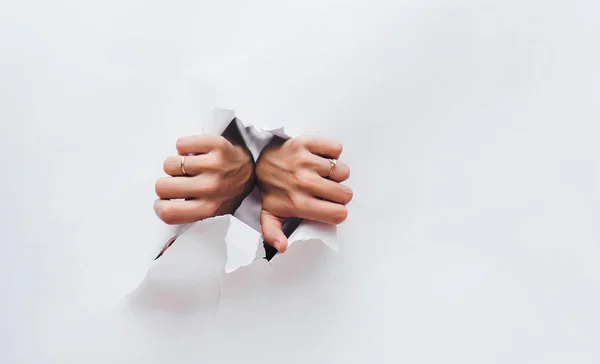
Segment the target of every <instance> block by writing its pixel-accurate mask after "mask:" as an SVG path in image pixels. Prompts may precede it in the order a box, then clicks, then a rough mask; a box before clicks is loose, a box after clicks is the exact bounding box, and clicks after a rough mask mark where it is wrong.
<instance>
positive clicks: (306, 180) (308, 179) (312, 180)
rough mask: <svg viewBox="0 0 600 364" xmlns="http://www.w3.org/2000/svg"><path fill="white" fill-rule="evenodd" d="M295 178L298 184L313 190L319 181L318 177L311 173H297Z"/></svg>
mask: <svg viewBox="0 0 600 364" xmlns="http://www.w3.org/2000/svg"><path fill="white" fill-rule="evenodd" d="M297 178H298V184H299V186H300V187H302V188H304V189H306V190H314V189H315V188H316V187H317V185H318V183H319V180H318V178H316V176H315V175H313V174H312V173H299V174H298V176H297Z"/></svg>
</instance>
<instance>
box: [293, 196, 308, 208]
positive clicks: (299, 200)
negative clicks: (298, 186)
mask: <svg viewBox="0 0 600 364" xmlns="http://www.w3.org/2000/svg"><path fill="white" fill-rule="evenodd" d="M290 202H291V203H292V207H293V208H294V210H296V211H306V209H307V205H308V204H307V202H308V201H307V200H306V198H305V197H304V196H302V195H301V194H297V193H294V194H291V195H290Z"/></svg>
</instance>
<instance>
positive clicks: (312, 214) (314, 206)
mask: <svg viewBox="0 0 600 364" xmlns="http://www.w3.org/2000/svg"><path fill="white" fill-rule="evenodd" d="M298 205H300V208H299V209H298V217H300V218H303V219H308V220H313V221H320V222H324V223H326V224H331V225H337V224H341V223H342V222H344V220H346V217H347V216H348V209H347V208H346V206H344V205H341V204H338V203H334V202H330V201H324V200H319V199H317V198H312V197H310V198H306V200H304V201H303V202H302V203H300V204H298Z"/></svg>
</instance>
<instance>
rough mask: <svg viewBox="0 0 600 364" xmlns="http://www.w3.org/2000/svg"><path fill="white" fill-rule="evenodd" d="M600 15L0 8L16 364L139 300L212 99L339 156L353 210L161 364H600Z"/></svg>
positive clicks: (486, 8) (236, 6)
mask: <svg viewBox="0 0 600 364" xmlns="http://www.w3.org/2000/svg"><path fill="white" fill-rule="evenodd" d="M599 11H600V5H599V3H598V2H597V1H593V0H589V1H584V0H575V1H557V0H550V1H541V0H537V1H535V0H525V1H516V0H508V1H486V0H484V1H475V0H455V1H451V0H446V1H444V0H425V1H422V0H421V1H417V0H407V1H390V2H385V1H351V2H349V1H333V0H326V1H316V0H311V1H294V2H292V1H290V2H275V1H252V2H244V1H231V0H229V1H213V2H206V1H169V2H166V1H163V2H158V1H136V0H124V1H114V0H109V1H93V2H91V1H87V2H81V1H62V0H57V1H52V2H44V1H7V0H4V1H3V2H2V3H1V5H0V122H1V128H0V138H1V144H0V145H1V146H0V148H1V150H0V160H1V161H2V179H1V182H0V183H1V191H2V195H3V203H2V204H1V205H0V214H1V221H2V222H1V224H2V225H1V226H2V231H3V232H4V236H3V240H2V258H3V259H2V264H1V265H0V266H1V268H0V273H1V278H0V282H1V284H2V285H1V289H2V290H1V292H2V299H1V300H0V310H1V311H0V312H1V324H0V335H1V338H0V342H1V344H0V348H1V350H0V362H2V363H7V364H12V363H45V362H49V360H50V359H49V357H50V353H54V354H56V352H57V351H58V352H60V351H61V350H63V349H57V348H58V347H59V344H60V343H62V344H64V343H65V342H67V343H68V342H69V340H70V338H71V335H73V333H72V331H70V330H67V329H66V327H67V326H69V325H70V324H79V325H82V322H84V321H82V320H83V317H86V316H89V315H90V314H93V313H94V311H95V310H98V312H99V310H100V309H101V308H103V307H105V306H106V305H108V302H104V301H103V299H104V298H105V297H106V295H104V294H103V292H105V291H108V290H110V289H113V288H114V287H120V285H122V286H123V287H125V286H131V285H132V284H133V285H135V282H134V277H131V278H127V279H130V280H131V281H127V279H125V278H122V279H121V278H120V277H126V276H127V274H125V273H126V272H127V271H128V270H129V269H130V267H132V266H144V265H145V266H148V265H149V264H150V262H151V260H152V255H153V254H155V253H156V249H157V247H158V246H160V245H161V244H162V243H163V242H164V238H165V236H166V232H165V229H164V227H163V226H162V225H161V223H160V222H159V221H158V219H157V218H156V217H155V216H154V213H153V211H152V203H153V199H154V196H153V188H154V186H153V180H154V178H156V177H158V176H159V175H160V174H161V165H162V161H163V159H164V158H165V157H166V156H168V155H169V154H172V153H174V142H175V140H176V138H177V137H178V136H180V135H184V134H189V133H195V132H199V131H200V127H201V123H200V120H201V115H203V114H204V113H205V112H206V111H207V110H208V109H209V108H211V107H225V108H231V109H235V110H236V112H237V114H238V116H239V117H240V118H241V119H242V120H244V121H245V122H248V123H256V124H266V125H281V124H283V125H286V126H289V127H290V128H291V129H292V130H293V132H294V133H295V134H306V133H310V134H321V135H327V136H331V137H334V138H337V139H339V140H341V141H342V142H343V143H344V148H345V149H344V153H343V159H344V160H345V161H346V162H347V163H349V164H350V166H351V168H352V178H351V180H350V181H348V184H349V185H350V186H351V187H352V188H353V189H354V191H355V199H354V201H353V202H352V203H351V205H350V216H349V218H348V220H347V222H346V223H344V224H343V225H341V226H340V228H339V233H340V237H341V242H340V251H339V252H338V253H337V254H331V255H327V259H326V260H323V261H320V260H316V263H315V260H311V259H312V258H311V257H303V258H302V259H306V261H307V262H312V263H315V264H314V265H315V266H316V267H317V268H318V269H317V270H316V271H315V270H314V269H313V273H311V274H312V275H310V274H308V273H306V272H304V273H303V272H294V273H293V274H289V272H288V276H287V278H288V279H285V280H283V281H282V282H280V283H281V286H282V287H286V289H283V290H280V291H278V292H277V293H276V294H275V293H272V292H271V293H269V292H267V293H265V292H262V293H261V291H260V290H253V291H252V293H250V294H248V295H247V296H248V297H250V296H252V297H251V299H250V298H248V297H246V298H245V299H241V300H240V301H239V302H238V303H236V304H233V305H232V306H231V309H230V310H229V311H225V312H224V313H223V315H221V317H220V320H221V321H220V323H219V325H217V327H218V328H219V330H217V331H216V332H215V334H214V336H213V337H211V339H210V340H213V341H214V342H215V343H218V344H215V345H211V346H210V348H206V347H204V348H203V347H202V345H200V343H201V342H202V340H206V337H210V335H208V336H206V337H204V338H199V337H198V338H194V337H192V338H189V340H190V341H189V342H190V343H191V345H190V346H185V345H183V344H181V345H180V346H177V345H175V344H172V343H170V344H166V345H165V346H167V347H168V346H170V345H173V346H172V347H171V348H170V349H169V350H167V349H168V348H165V351H164V352H160V353H159V352H156V353H154V354H152V355H151V356H150V357H151V358H154V359H155V360H156V361H157V362H158V361H160V360H165V359H164V358H170V359H168V360H167V361H163V362H173V363H178V362H187V361H188V360H189V361H194V360H196V361H195V362H238V361H239V362H244V360H245V361H246V362H257V363H269V362H273V363H276V362H277V363H279V362H285V363H367V362H373V363H378V362H385V363H399V362H403V363H446V362H450V363H578V364H583V363H598V362H600V346H599V345H598V343H599V342H600V313H599V312H598V308H599V307H600V265H599V263H598V262H599V258H600V227H599V226H600V225H599V224H598V221H599V219H600V172H599V171H600V169H599V168H600V146H599V144H598V137H599V136H600V101H599V97H600V22H598V13H599ZM290 253H293V252H290ZM313 268H314V267H313ZM307 270H308V269H307ZM101 272H108V273H106V275H103V273H101ZM290 277H295V280H294V279H291V278H290ZM139 278H140V277H137V278H136V279H139ZM107 287H108V288H107ZM273 297H275V298H273ZM249 301H252V304H250V303H248V302H249ZM236 305H237V306H236ZM248 305H250V306H251V307H254V308H255V309H256V308H257V307H262V308H263V309H264V310H262V311H261V310H257V311H255V313H257V314H258V315H259V316H261V318H260V319H257V318H255V317H253V316H252V314H251V313H249V312H246V311H245V308H244V307H249V306H248ZM266 312H269V313H268V314H266ZM167 321H169V319H167ZM83 326H85V325H83ZM154 329H155V327H154V328H153V327H152V325H149V326H148V327H146V328H144V329H140V330H141V331H143V330H148V331H153V330H154ZM154 331H155V330H154ZM165 335H166V334H165ZM132 340H134V339H133V338H132ZM152 340H158V339H157V338H155V337H154V338H152V339H151V340H150V339H149V342H150V343H151V344H148V345H149V346H148V347H147V349H148V352H150V353H152V350H156V349H157V348H156V346H157V345H156V343H157V342H158V341H152ZM177 340H178V339H177ZM177 340H175V341H177ZM152 343H154V344H152ZM186 345H187V344H186ZM67 346H68V345H67ZM229 346H237V348H235V349H232V348H228V347H229ZM183 347H185V348H186V349H185V350H184V349H181V348H183ZM176 349H177V350H176ZM209 349H210V350H209ZM118 350H122V352H121V353H119V352H118ZM128 350H129V353H128V354H127V355H129V354H131V352H132V351H134V350H135V349H132V348H128V347H127V345H125V346H124V347H122V348H121V349H115V351H114V352H113V354H114V355H115V356H116V357H121V358H123V357H124V356H126V352H127V351H128ZM131 355H133V354H131ZM246 355H248V356H247V357H246ZM193 358H195V359H193ZM244 358H245V359H244ZM72 360H73V362H83V361H76V360H75V359H72ZM62 362H65V361H62ZM87 362H93V358H88V360H87ZM112 362H117V361H116V360H113V361H112ZM129 362H135V360H134V359H131V360H130V361H129ZM146 362H150V361H146Z"/></svg>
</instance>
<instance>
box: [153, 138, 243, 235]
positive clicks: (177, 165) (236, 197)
mask: <svg viewBox="0 0 600 364" xmlns="http://www.w3.org/2000/svg"><path fill="white" fill-rule="evenodd" d="M232 130H233V129H232V128H228V131H226V132H225V134H224V135H225V136H228V135H227V134H231V133H235V131H232ZM228 139H229V140H232V141H233V142H232V141H229V140H228ZM177 151H178V153H179V156H171V157H168V158H167V159H166V160H165V163H164V170H165V172H166V173H167V174H168V175H169V176H170V177H163V178H160V179H159V180H158V181H157V182H156V194H157V195H158V197H160V199H158V200H157V201H156V202H155V204H154V210H155V211H156V214H157V215H158V217H160V219H161V220H163V221H164V222H166V223H167V224H185V223H191V222H194V221H198V220H202V219H205V218H209V217H213V216H219V215H225V214H230V213H233V212H234V211H235V209H237V207H238V206H239V204H240V203H241V202H242V200H243V199H244V198H245V197H246V195H248V193H250V191H251V190H252V188H253V186H254V162H253V159H252V156H251V154H250V152H249V151H248V150H247V149H246V148H245V147H244V146H243V143H241V142H238V141H237V138H236V137H235V135H234V137H231V138H227V139H226V138H225V137H223V136H216V135H194V136H186V137H182V138H180V139H179V140H178V141H177ZM184 156H185V159H182V158H183V157H184ZM182 161H183V163H182ZM184 172H185V174H184Z"/></svg>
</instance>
